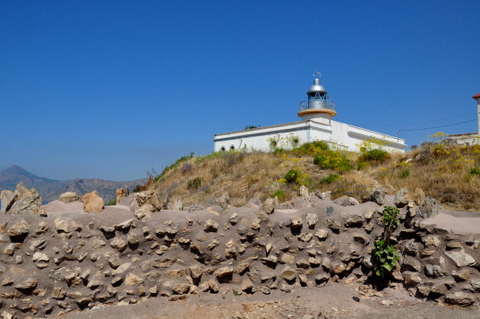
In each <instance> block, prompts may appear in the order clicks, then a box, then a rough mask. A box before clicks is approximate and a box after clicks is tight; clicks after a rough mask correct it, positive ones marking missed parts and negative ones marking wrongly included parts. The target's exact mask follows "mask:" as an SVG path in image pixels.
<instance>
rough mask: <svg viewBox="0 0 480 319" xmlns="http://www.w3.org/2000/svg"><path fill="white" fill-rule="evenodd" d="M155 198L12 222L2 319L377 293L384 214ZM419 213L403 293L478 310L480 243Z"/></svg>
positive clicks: (406, 211) (411, 225)
mask: <svg viewBox="0 0 480 319" xmlns="http://www.w3.org/2000/svg"><path fill="white" fill-rule="evenodd" d="M147 195H148V194H147ZM147 195H145V194H143V195H142V194H141V196H139V197H138V198H143V199H145V200H143V199H142V200H141V201H140V202H139V201H138V199H137V203H138V205H135V204H132V203H135V202H134V201H133V198H132V196H130V197H128V198H127V199H123V200H122V201H123V203H120V204H119V205H117V206H114V207H106V208H105V209H104V210H103V211H102V212H101V213H85V212H84V211H79V210H78V207H81V204H80V205H77V206H75V205H76V204H75V202H73V203H63V202H62V203H54V204H52V205H53V206H51V207H46V208H45V209H46V211H47V214H42V215H38V214H34V215H30V214H26V215H12V214H9V212H8V211H7V212H6V213H4V214H2V219H1V223H0V243H1V245H0V247H1V250H0V305H1V309H0V313H1V315H2V317H3V318H26V317H28V316H30V317H35V318H38V317H44V316H48V315H52V314H60V313H62V312H68V311H71V310H76V309H84V308H90V307H93V306H95V305H96V304H102V303H117V302H124V303H130V304H133V303H138V302H140V301H142V300H143V299H145V298H154V297H158V298H173V299H175V298H181V296H183V295H185V294H209V293H221V294H226V295H228V294H269V293H270V292H271V291H272V290H274V289H278V290H281V291H285V292H289V291H291V290H293V289H308V287H313V286H322V285H325V284H326V283H327V282H338V284H345V283H347V284H355V285H358V288H359V293H360V294H363V295H367V296H368V295H370V294H373V293H375V291H374V290H373V289H372V287H371V285H370V279H371V274H372V261H371V251H372V249H373V245H374V241H375V240H376V239H378V237H379V236H380V235H381V234H382V232H383V225H382V218H381V217H382V216H381V212H382V211H383V205H382V206H381V205H378V204H377V203H375V202H366V203H363V204H356V205H354V206H340V205H337V204H335V203H334V202H332V201H330V200H322V199H320V198H319V197H317V196H313V195H312V194H306V193H303V194H302V196H303V198H298V199H296V200H295V201H292V202H289V203H284V204H281V205H278V204H276V207H275V208H273V206H272V204H273V203H272V202H271V201H270V202H269V203H267V204H268V205H265V204H264V205H262V203H259V202H258V201H252V202H251V203H249V204H248V205H246V206H244V207H240V208H237V207H233V206H230V205H228V203H224V204H223V205H222V206H220V205H215V206H212V207H209V208H206V209H203V210H198V211H172V210H158V209H159V207H160V206H161V205H152V204H151V203H148V200H146V198H148V197H149V196H150V198H151V194H150V195H148V196H147ZM142 196H143V197H142ZM129 200H130V202H128V201H129ZM382 201H383V199H382ZM347 202H348V201H347ZM394 202H397V205H399V206H403V204H398V201H397V200H395V199H394V198H390V197H388V196H387V197H386V198H385V203H384V204H385V205H392V206H393V205H394ZM55 205H57V206H55ZM54 206H55V207H56V208H55V209H53V208H52V207H54ZM72 207H75V208H74V209H73V208H72ZM146 207H147V208H148V209H146ZM419 211H420V210H419V207H415V206H414V205H412V204H411V203H410V204H407V205H405V206H404V207H403V208H401V218H400V225H399V227H398V228H397V229H396V230H395V232H394V233H393V238H392V242H393V243H395V244H396V246H397V247H398V250H399V251H400V254H401V255H402V257H401V262H400V264H399V266H398V267H397V269H396V270H395V271H394V274H393V275H394V278H395V279H394V282H395V283H396V284H397V285H398V286H399V287H400V288H401V289H407V290H408V291H410V292H411V293H412V294H414V295H416V296H417V297H418V298H424V299H429V300H432V299H439V300H441V301H443V302H445V303H450V304H457V305H462V306H468V305H471V304H474V303H477V302H478V301H479V296H480V272H479V260H480V235H479V234H456V233H453V232H451V231H448V230H445V229H443V228H440V227H435V226H433V225H428V224H426V223H424V222H423V221H424V219H422V217H421V216H420V214H417V212H419ZM452 218H453V217H452ZM479 220H480V219H479Z"/></svg>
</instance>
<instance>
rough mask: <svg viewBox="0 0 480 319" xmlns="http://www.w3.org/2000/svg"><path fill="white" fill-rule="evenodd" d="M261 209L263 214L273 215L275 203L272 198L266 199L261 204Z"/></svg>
mask: <svg viewBox="0 0 480 319" xmlns="http://www.w3.org/2000/svg"><path fill="white" fill-rule="evenodd" d="M262 208H263V211H264V212H265V213H267V214H273V212H274V211H275V201H274V200H273V198H271V197H269V198H267V199H266V200H265V202H264V203H263V205H262Z"/></svg>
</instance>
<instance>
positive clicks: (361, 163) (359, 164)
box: [357, 162, 368, 171]
mask: <svg viewBox="0 0 480 319" xmlns="http://www.w3.org/2000/svg"><path fill="white" fill-rule="evenodd" d="M367 165H368V163H367V162H358V164H357V170H359V171H361V170H362V169H364V168H365V167H367Z"/></svg>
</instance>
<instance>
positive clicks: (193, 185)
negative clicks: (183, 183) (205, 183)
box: [187, 177, 202, 190]
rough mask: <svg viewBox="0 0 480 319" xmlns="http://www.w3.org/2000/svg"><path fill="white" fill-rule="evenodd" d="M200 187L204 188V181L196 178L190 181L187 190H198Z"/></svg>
mask: <svg viewBox="0 0 480 319" xmlns="http://www.w3.org/2000/svg"><path fill="white" fill-rule="evenodd" d="M200 186H202V179H201V178H200V177H195V178H194V179H191V180H189V181H188V185H187V188H188V189H189V190H197V189H198V188H199V187H200Z"/></svg>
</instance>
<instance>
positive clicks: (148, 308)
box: [56, 283, 480, 319]
mask: <svg viewBox="0 0 480 319" xmlns="http://www.w3.org/2000/svg"><path fill="white" fill-rule="evenodd" d="M56 318H63V319H90V318H116V319H132V318H146V319H168V318H179V319H190V318H198V319H280V318H282V319H283V318H291V319H389V318H402V319H453V318H455V319H457V318H458V319H478V318H480V309H479V308H478V307H476V306H475V307H467V308H462V307H455V306H449V305H445V304H443V303H441V302H440V303H438V302H434V301H429V302H426V301H422V300H420V299H418V298H415V297H412V296H410V295H409V294H408V292H406V291H405V290H403V289H398V288H397V289H394V288H387V289H385V290H384V291H383V292H382V293H378V296H372V297H370V298H366V297H364V296H362V295H361V294H359V292H358V285H351V284H345V283H333V284H328V285H326V286H324V287H321V288H313V289H310V288H300V289H296V290H294V291H292V292H290V293H285V292H281V291H275V292H272V293H271V294H270V295H264V294H254V295H246V294H242V295H239V296H233V295H231V294H227V295H223V294H211V295H208V296H192V295H189V296H182V297H178V298H177V297H173V298H155V299H148V300H146V301H144V302H141V303H138V304H135V305H128V304H117V305H99V306H96V307H94V308H92V309H89V310H85V311H81V312H79V311H73V312H71V313H68V314H64V315H61V316H58V317H56Z"/></svg>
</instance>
